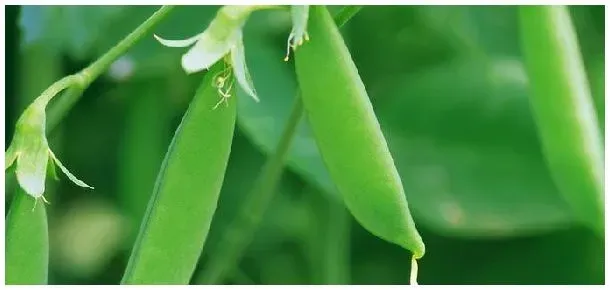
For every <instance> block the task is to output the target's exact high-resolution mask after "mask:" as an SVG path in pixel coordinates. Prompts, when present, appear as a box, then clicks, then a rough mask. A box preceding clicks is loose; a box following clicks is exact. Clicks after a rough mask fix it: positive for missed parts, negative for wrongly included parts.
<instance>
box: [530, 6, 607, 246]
mask: <svg viewBox="0 0 610 290" xmlns="http://www.w3.org/2000/svg"><path fill="white" fill-rule="evenodd" d="M519 11H520V24H521V25H520V28H521V36H522V43H521V44H522V48H523V54H524V57H525V64H526V68H527V72H528V76H529V79H530V83H531V88H532V91H531V92H532V94H531V97H530V105H531V107H532V111H533V113H534V119H535V121H536V125H537V127H538V133H539V135H540V139H541V141H542V149H543V153H544V155H545V158H546V161H547V165H548V167H549V170H550V172H551V175H552V176H553V179H554V181H555V183H556V184H557V185H558V187H559V191H560V193H561V194H562V195H563V197H564V199H565V200H566V201H567V202H568V204H569V205H570V207H571V208H572V212H573V214H574V216H575V217H576V218H578V219H579V220H580V221H581V222H582V223H583V224H585V225H588V226H589V227H590V228H592V229H594V230H596V231H597V232H598V233H599V234H601V235H603V233H604V152H603V147H602V145H603V140H602V137H601V136H602V134H601V133H600V132H599V128H598V124H597V115H596V112H595V107H594V100H593V98H592V97H591V90H590V88H589V83H588V81H587V78H586V73H585V69H584V65H583V61H582V59H581V56H580V51H579V47H578V41H577V38H576V33H575V31H574V28H573V26H572V22H571V19H570V14H569V11H568V9H567V8H566V7H565V6H526V7H520V8H519Z"/></svg>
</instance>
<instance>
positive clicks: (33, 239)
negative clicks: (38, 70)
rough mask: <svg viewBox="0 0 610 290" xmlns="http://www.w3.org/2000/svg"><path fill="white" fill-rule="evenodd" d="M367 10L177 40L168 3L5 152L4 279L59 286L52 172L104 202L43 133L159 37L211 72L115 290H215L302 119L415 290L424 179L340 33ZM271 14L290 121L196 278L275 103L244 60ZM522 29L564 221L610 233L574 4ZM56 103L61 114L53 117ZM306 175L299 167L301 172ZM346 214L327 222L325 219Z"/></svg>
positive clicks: (524, 18) (192, 70)
mask: <svg viewBox="0 0 610 290" xmlns="http://www.w3.org/2000/svg"><path fill="white" fill-rule="evenodd" d="M361 8H362V7H360V6H345V7H343V8H342V9H340V10H338V12H337V13H334V14H333V13H331V12H330V11H329V9H328V8H327V7H325V6H273V5H271V6H258V5H251V6H222V7H220V8H219V9H218V11H217V12H216V14H215V16H214V17H213V19H212V21H211V22H209V23H193V24H192V25H193V26H197V25H199V26H201V32H200V33H197V34H196V35H194V36H192V37H190V38H187V39H183V40H176V39H173V36H172V35H161V34H159V33H157V32H156V31H155V28H156V26H157V25H158V24H159V23H161V22H162V21H163V20H164V19H166V18H167V17H168V16H169V15H170V14H171V13H172V12H173V11H174V10H179V9H187V8H183V7H173V6H163V7H161V8H160V9H158V10H157V11H156V12H155V13H154V14H153V15H151V16H150V17H149V18H148V19H147V20H146V21H144V22H143V23H141V24H140V25H139V26H138V27H137V28H136V29H135V30H133V31H132V32H131V33H130V34H128V35H127V36H126V37H125V38H124V39H123V40H121V41H120V42H119V43H118V44H116V45H115V46H113V47H112V48H111V49H110V50H108V51H107V52H106V53H104V54H103V55H102V56H101V57H100V58H99V59H97V60H96V61H94V62H93V63H91V64H90V65H89V66H87V67H85V68H84V69H82V70H80V71H79V72H77V73H75V74H71V75H68V76H65V77H63V78H61V79H60V80H58V81H56V82H55V83H53V84H52V85H51V86H49V87H48V88H47V89H46V90H44V91H43V92H42V93H40V95H39V96H38V97H37V98H36V99H34V100H33V101H32V102H31V103H30V104H29V105H28V106H27V108H26V109H25V110H24V111H23V112H22V113H21V116H20V117H19V118H18V120H17V123H16V125H15V131H14V135H13V137H12V139H11V143H10V146H9V147H8V149H6V151H5V171H9V170H11V171H12V172H14V174H15V176H16V180H17V183H18V189H17V192H16V193H15V194H14V196H13V199H12V201H11V203H10V209H9V211H8V214H7V216H6V251H5V253H6V283H7V284H47V283H48V282H49V280H48V276H49V251H50V249H49V230H48V228H49V226H48V221H47V219H48V218H47V207H48V205H49V204H52V203H53V200H52V198H47V197H48V196H46V197H45V193H46V188H45V184H46V181H47V177H51V178H53V179H59V176H61V174H63V175H65V176H66V177H67V178H68V179H69V180H70V181H71V182H72V183H74V184H75V185H77V186H79V187H81V188H82V190H83V191H93V192H94V191H95V190H96V188H95V187H100V186H102V185H101V184H100V185H95V187H94V186H92V185H94V184H91V183H90V182H86V180H87V178H86V177H84V176H80V175H78V174H74V173H72V172H71V171H69V170H68V167H69V165H66V164H63V163H62V162H61V161H60V158H59V157H61V156H59V155H61V154H56V153H54V151H53V150H52V149H51V148H50V145H49V141H48V140H47V134H48V133H47V132H51V131H52V130H54V128H55V126H57V125H58V124H59V123H60V122H61V120H62V117H63V116H64V115H66V113H67V112H69V111H70V110H71V109H72V108H73V107H74V105H75V104H76V103H77V102H78V101H79V100H80V97H81V96H82V95H83V92H85V91H86V90H87V89H88V88H89V87H90V85H91V84H92V83H93V82H94V81H95V80H96V79H97V78H98V77H100V76H101V75H102V74H103V73H105V72H106V71H108V70H109V69H110V67H111V65H112V64H113V63H115V62H116V61H117V60H119V59H120V57H122V56H123V55H124V54H126V53H127V52H128V51H129V49H130V48H132V47H133V46H134V45H135V44H136V43H138V42H139V41H141V40H143V39H147V38H149V39H151V38H154V39H156V41H157V44H158V45H160V46H163V47H164V49H167V50H183V51H184V53H183V54H182V56H181V61H180V63H175V65H176V66H180V67H181V69H182V70H183V72H184V75H185V77H186V75H196V74H202V79H201V81H200V83H199V86H198V88H197V90H196V92H195V94H194V96H193V97H192V99H191V100H190V103H189V105H188V109H187V110H186V111H185V112H184V113H183V114H182V118H181V120H180V123H179V125H178V126H177V128H175V133H174V135H173V138H172V140H171V144H170V145H169V147H168V148H167V150H166V153H165V157H164V159H163V162H162V164H161V167H160V169H159V171H158V172H157V174H156V182H155V184H154V189H153V191H152V194H151V195H150V197H149V198H148V202H147V205H146V211H145V213H144V214H143V217H142V220H141V223H140V224H139V228H138V231H137V237H136V238H135V243H134V244H133V245H132V247H131V249H130V251H129V252H130V255H129V260H128V262H127V265H126V268H125V269H124V274H123V276H122V280H121V284H189V283H197V284H219V283H223V281H225V280H226V278H227V277H228V276H230V275H233V274H234V273H235V272H237V271H239V269H238V263H239V261H240V260H241V259H242V258H243V257H244V254H245V252H246V248H247V247H248V246H249V245H250V244H251V242H252V240H253V237H254V235H255V233H256V232H257V231H258V230H259V228H260V226H261V223H262V219H263V217H264V215H265V213H266V212H267V211H268V209H269V208H270V207H271V203H272V200H273V198H274V196H275V193H276V192H277V191H278V187H279V182H280V180H281V178H282V174H283V171H284V170H283V169H284V166H285V165H286V163H287V159H289V156H290V155H291V151H290V150H291V148H292V147H291V146H292V145H293V144H292V143H293V141H294V139H295V138H299V136H298V131H299V124H301V123H302V122H306V124H307V125H308V126H309V129H310V130H311V136H312V137H313V139H314V140H315V147H316V148H317V150H318V151H319V155H320V157H321V160H322V161H323V162H322V163H321V166H322V167H323V172H327V175H328V182H327V183H325V184H323V185H322V186H321V187H323V188H324V189H328V191H332V192H336V193H337V194H338V196H339V200H341V201H342V203H341V206H340V208H338V209H335V210H333V212H339V211H340V210H342V207H343V206H344V207H345V209H347V211H348V212H349V214H351V216H352V217H353V218H354V219H355V221H356V222H357V224H358V225H359V226H361V227H362V228H363V229H365V230H366V231H367V232H369V233H370V234H372V235H374V236H375V237H377V238H378V239H380V240H381V241H384V242H388V243H391V244H393V245H396V246H398V247H400V248H402V250H403V251H407V252H409V253H410V256H411V259H410V260H405V261H404V262H405V267H404V268H403V269H404V271H405V275H407V274H408V275H409V277H410V279H409V281H410V283H411V284H417V283H418V281H417V280H418V279H417V277H418V262H420V263H422V265H421V270H422V273H424V272H426V271H427V269H426V267H425V257H426V256H425V253H426V239H425V235H424V238H422V235H421V234H420V231H419V230H418V228H419V223H418V224H417V225H416V221H419V220H418V219H417V218H415V219H414V218H413V216H412V213H411V209H410V208H411V207H410V202H408V200H407V197H409V194H408V191H409V183H408V182H407V181H406V180H409V181H411V180H413V179H414V178H416V177H414V176H408V174H405V173H404V172H405V171H401V170H399V168H398V167H397V166H396V162H395V159H397V157H396V156H395V154H394V150H393V147H392V146H390V145H391V144H389V142H388V141H387V140H386V134H385V133H384V131H383V128H384V126H386V125H385V123H384V122H380V120H379V119H378V114H377V112H378V109H377V108H374V107H373V103H372V102H371V98H370V97H369V89H368V87H367V85H366V83H365V81H364V79H365V78H364V77H363V76H361V75H360V74H359V72H358V69H357V67H356V64H355V63H354V61H353V60H352V55H351V54H350V50H349V49H348V46H347V45H346V40H344V37H343V36H342V33H341V31H340V28H341V27H342V26H343V25H344V24H346V23H347V22H349V21H350V20H351V19H352V18H353V17H355V16H356V15H358V14H359V13H360V12H361V10H362V9H361ZM365 9H367V8H365ZM262 10H276V11H280V12H281V13H286V14H288V15H289V17H290V20H291V23H292V29H291V30H290V32H289V34H288V35H285V37H286V55H285V58H284V59H283V61H282V59H278V63H282V62H289V61H294V73H295V75H296V81H297V86H298V89H297V93H296V96H294V99H293V101H292V108H291V109H290V110H289V111H287V112H285V113H286V114H287V115H288V119H287V121H286V123H285V124H284V125H283V126H284V127H283V129H282V131H281V136H280V138H279V139H278V140H277V143H276V144H275V145H274V146H273V148H274V149H273V150H270V151H271V152H270V153H269V154H268V156H267V157H266V160H265V162H264V165H263V166H262V167H261V168H260V169H259V170H258V176H256V177H255V181H254V183H253V185H252V186H251V188H249V192H246V193H244V194H243V195H242V196H240V204H239V208H238V210H236V213H235V214H234V215H232V216H230V217H229V220H230V222H228V223H227V224H226V226H224V227H222V228H218V229H217V231H219V233H220V234H219V242H218V244H219V245H221V247H218V250H216V251H212V252H209V253H207V261H206V263H205V266H203V267H202V268H201V269H199V271H198V265H199V262H200V260H201V256H202V253H203V250H204V247H205V246H206V241H207V240H208V239H207V238H208V234H209V232H210V230H211V229H212V228H214V226H213V220H214V221H215V217H216V213H217V205H218V204H219V200H220V199H221V192H222V189H223V187H224V186H227V184H226V182H225V175H226V172H227V171H228V165H229V161H230V160H232V158H237V157H235V156H234V154H232V146H234V144H233V143H234V142H233V140H234V138H235V135H236V132H237V130H236V125H237V123H238V122H239V120H240V114H241V113H242V112H241V111H240V109H239V106H240V105H241V104H246V103H247V102H252V104H250V106H260V105H261V104H263V103H264V102H265V101H266V97H267V96H266V95H265V94H264V93H260V92H259V91H258V90H257V89H256V88H257V82H256V81H255V80H254V79H253V78H252V77H251V74H250V71H249V69H248V63H247V61H246V59H247V58H246V55H247V52H248V49H247V48H248V45H250V42H248V43H245V42H244V34H245V33H247V32H246V27H247V25H248V19H250V18H251V17H253V15H255V14H257V13H260V12H259V11H262ZM206 25H207V26H206ZM518 25H519V31H520V37H521V38H520V43H519V46H520V48H521V49H522V51H523V55H524V66H525V71H526V74H527V77H528V79H529V83H530V87H531V94H530V98H529V99H528V102H529V103H530V107H531V109H532V115H533V117H534V121H535V125H536V128H537V136H538V137H539V138H540V141H541V150H542V153H543V156H544V164H545V167H546V168H548V170H549V172H550V175H551V178H552V180H553V181H552V183H553V184H554V185H555V186H556V187H557V189H558V190H557V194H558V195H559V196H561V199H562V200H563V201H565V203H566V204H567V205H568V207H569V210H570V213H569V215H570V216H573V217H574V219H575V220H577V221H578V223H579V224H580V225H582V226H584V227H586V228H588V229H590V230H591V231H593V232H594V233H596V234H598V235H600V236H601V237H603V235H604V181H603V173H604V161H603V158H604V152H603V149H602V146H603V140H602V134H601V131H600V128H599V124H598V120H597V114H598V112H599V110H598V108H597V107H599V105H598V104H595V103H594V99H593V97H592V93H591V89H590V88H589V80H588V79H587V75H586V71H585V67H584V64H583V61H582V59H581V55H580V48H579V46H578V41H577V36H576V32H575V30H574V28H573V24H572V20H571V17H570V14H569V13H568V9H567V7H563V6H524V7H519V8H518ZM253 45H256V44H253ZM51 103H54V104H57V108H59V109H56V110H55V111H52V113H51V114H49V118H47V107H50V106H49V104H51ZM602 105H603V103H602ZM390 107H391V106H390ZM386 110H388V109H386ZM407 113H408V114H417V112H413V111H409V112H405V114H407ZM249 126H256V125H255V124H249ZM141 141H142V142H146V140H141ZM401 158H402V157H401ZM56 165H57V167H59V169H60V171H61V174H60V173H58V172H56V167H55V166H56ZM297 171H301V172H303V170H302V168H301V169H297ZM304 171H307V170H304ZM305 175H307V174H305ZM77 176H78V177H77ZM439 182H440V181H439ZM403 183H404V186H403ZM428 184H430V183H428ZM409 199H410V198H409ZM429 214H430V215H432V216H435V215H438V214H437V213H434V212H433V213H429ZM515 214H518V213H515ZM341 219H342V217H340V216H338V215H332V216H331V218H329V220H328V221H326V222H328V223H333V222H339V221H341ZM323 223H324V222H323ZM214 225H215V224H214ZM338 233H340V231H338V230H336V229H334V230H330V231H328V232H327V233H326V234H327V235H328V236H329V239H333V238H335V236H336V235H337V234H338ZM337 239H338V238H337ZM341 246H342V245H338V247H341ZM326 255H328V256H329V257H330V258H332V257H335V256H334V255H330V254H328V252H327V253H326ZM328 263H332V261H328ZM409 269H410V270H409ZM432 274H433V273H430V275H432Z"/></svg>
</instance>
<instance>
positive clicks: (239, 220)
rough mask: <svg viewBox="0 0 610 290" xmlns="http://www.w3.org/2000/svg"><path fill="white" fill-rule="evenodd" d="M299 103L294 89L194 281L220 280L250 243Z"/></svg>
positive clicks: (348, 13) (340, 18)
mask: <svg viewBox="0 0 610 290" xmlns="http://www.w3.org/2000/svg"><path fill="white" fill-rule="evenodd" d="M361 8H362V6H346V7H344V8H343V9H342V10H341V11H339V12H338V13H337V15H336V16H335V21H336V22H337V24H338V26H339V27H340V26H342V25H344V24H345V23H347V21H349V20H350V19H351V18H352V17H353V16H354V15H356V13H358V12H359V11H360V9H361ZM304 112H305V111H304V108H303V103H302V101H301V97H300V94H299V93H297V96H296V98H295V103H294V105H293V107H292V111H291V113H290V117H289V119H288V122H287V124H286V127H285V128H284V131H283V132H282V136H281V139H280V141H279V143H278V146H277V148H276V150H275V152H274V154H273V155H272V156H271V157H270V158H269V159H268V160H267V162H266V163H265V165H264V168H263V171H262V172H261V174H260V176H259V178H258V179H257V180H256V183H255V185H254V188H253V189H252V191H251V192H250V193H249V194H248V195H247V196H246V200H245V201H244V203H243V206H242V209H241V211H240V212H239V214H238V216H237V217H236V218H235V220H234V221H233V223H232V224H231V225H230V226H229V227H228V230H227V231H226V232H224V233H223V237H222V238H221V241H222V242H221V243H220V245H222V248H221V249H220V250H219V251H218V252H214V255H212V256H211V258H210V261H209V262H208V265H210V266H209V267H207V268H205V269H204V270H203V272H202V273H201V274H200V275H199V276H197V277H196V278H195V283H196V284H216V283H219V282H221V281H222V280H223V279H224V277H226V275H227V274H228V273H229V272H230V271H231V269H232V268H233V267H234V266H235V265H234V264H235V263H237V261H238V260H239V258H240V256H241V255H242V253H243V251H244V249H245V247H247V245H248V244H249V243H250V239H251V238H252V236H253V234H254V232H255V231H256V228H257V226H258V224H259V223H260V220H261V219H262V216H263V213H264V211H265V210H266V208H267V206H268V204H269V202H270V201H271V198H272V197H273V193H274V192H275V187H276V186H277V183H278V181H279V180H280V176H281V173H282V170H283V167H284V160H285V159H286V157H287V155H288V150H289V149H290V144H291V141H292V139H293V138H294V135H295V133H296V131H297V126H298V124H299V120H300V118H301V116H302V115H303V114H304Z"/></svg>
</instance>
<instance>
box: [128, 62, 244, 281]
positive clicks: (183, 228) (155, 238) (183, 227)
mask: <svg viewBox="0 0 610 290" xmlns="http://www.w3.org/2000/svg"><path fill="white" fill-rule="evenodd" d="M222 66H223V64H222V62H219V63H218V64H216V65H214V66H213V67H212V69H211V70H210V71H209V72H208V73H206V75H205V77H204V79H203V82H202V83H201V86H200V87H199V89H198V90H197V93H196V94H195V97H194V98H193V100H192V101H191V104H190V105H189V108H188V110H187V112H186V114H185V115H184V117H183V119H182V122H181V123H180V126H179V127H178V129H177V130H176V133H175V136H174V138H173V140H172V143H171V145H170V146H169V149H168V152H167V154H166V156H165V159H164V161H163V164H162V166H161V170H160V172H159V175H158V177H157V182H156V185H155V189H154V192H153V195H152V197H151V200H150V201H149V204H148V209H147V212H146V215H145V217H144V220H143V222H142V225H141V228H140V233H139V235H138V238H137V240H136V245H135V247H134V250H133V252H132V254H131V257H130V260H129V263H128V265H127V270H126V272H125V275H124V277H123V281H122V284H188V283H189V280H190V278H191V276H192V274H193V272H194V270H195V267H196V264H197V260H198V259H199V256H200V254H201V251H202V249H203V246H204V244H205V240H206V237H207V234H208V231H209V228H210V224H211V222H212V217H213V215H214V212H215V211H216V205H217V202H218V197H219V194H220V189H221V187H222V183H223V179H224V175H225V171H226V168H227V163H228V159H229V154H230V151H231V142H232V140H233V131H234V129H235V117H236V104H235V99H233V98H231V99H228V100H227V102H226V106H225V105H222V106H218V107H217V108H216V105H217V103H218V100H219V99H220V98H221V97H220V95H219V92H218V89H217V87H216V86H215V85H216V83H215V82H216V81H217V80H218V79H216V78H215V77H216V76H217V74H218V72H220V69H221V68H222Z"/></svg>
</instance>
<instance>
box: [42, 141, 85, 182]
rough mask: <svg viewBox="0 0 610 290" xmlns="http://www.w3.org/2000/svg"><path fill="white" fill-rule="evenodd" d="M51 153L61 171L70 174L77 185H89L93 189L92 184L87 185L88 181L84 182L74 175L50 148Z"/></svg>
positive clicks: (69, 176) (70, 177)
mask: <svg viewBox="0 0 610 290" xmlns="http://www.w3.org/2000/svg"><path fill="white" fill-rule="evenodd" d="M49 155H51V158H53V160H54V161H55V164H57V166H59V168H60V169H61V171H62V172H63V173H64V174H65V175H66V176H68V178H69V179H70V180H71V181H72V182H74V183H75V184H76V185H78V186H80V187H88V188H91V189H93V187H92V186H89V185H87V184H86V183H84V182H83V181H81V180H80V179H78V178H76V176H74V175H73V174H72V173H70V171H68V169H67V168H66V167H65V166H64V165H63V164H61V161H59V159H57V157H55V154H53V151H51V149H49Z"/></svg>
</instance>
